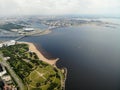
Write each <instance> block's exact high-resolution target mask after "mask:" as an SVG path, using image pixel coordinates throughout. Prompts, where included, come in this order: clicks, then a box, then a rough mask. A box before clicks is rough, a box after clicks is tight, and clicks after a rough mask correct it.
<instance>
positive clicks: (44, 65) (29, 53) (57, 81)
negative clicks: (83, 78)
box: [0, 41, 66, 90]
mask: <svg viewBox="0 0 120 90" xmlns="http://www.w3.org/2000/svg"><path fill="white" fill-rule="evenodd" d="M12 42H13V41H12ZM7 43H9V44H6V43H5V44H6V45H3V46H2V47H1V48H0V51H1V59H2V61H1V62H0V63H1V64H2V65H3V66H4V67H5V68H6V69H7V71H8V72H9V74H10V76H11V77H12V78H13V81H14V83H15V87H17V88H18V90H64V89H65V80H66V69H62V70H61V69H59V68H57V66H56V62H57V60H58V59H54V60H49V59H47V58H45V57H44V56H43V55H42V53H41V52H40V51H38V50H37V48H36V47H35V45H34V44H33V43H30V42H16V43H15V45H12V44H10V42H7ZM1 45H2V44H1Z"/></svg>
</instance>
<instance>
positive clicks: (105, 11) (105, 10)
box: [0, 0, 120, 16]
mask: <svg viewBox="0 0 120 90" xmlns="http://www.w3.org/2000/svg"><path fill="white" fill-rule="evenodd" d="M119 10H120V0H101V1H100V0H60V1H58V0H44V1H43V0H34V1H33V0H0V12H1V14H0V16H16V15H101V16H120V11H119Z"/></svg>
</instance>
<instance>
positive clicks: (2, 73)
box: [0, 64, 7, 77]
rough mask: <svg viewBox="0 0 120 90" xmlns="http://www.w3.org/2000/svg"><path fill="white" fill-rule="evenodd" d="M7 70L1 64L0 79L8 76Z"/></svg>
mask: <svg viewBox="0 0 120 90" xmlns="http://www.w3.org/2000/svg"><path fill="white" fill-rule="evenodd" d="M6 73H7V72H6V70H5V68H4V67H3V66H2V65H1V64H0V77H2V76H3V75H4V74H6Z"/></svg>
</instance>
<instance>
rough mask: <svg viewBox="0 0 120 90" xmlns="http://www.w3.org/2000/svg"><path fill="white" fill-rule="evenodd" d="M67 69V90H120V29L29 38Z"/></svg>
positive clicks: (66, 30) (95, 28)
mask: <svg viewBox="0 0 120 90" xmlns="http://www.w3.org/2000/svg"><path fill="white" fill-rule="evenodd" d="M22 41H29V42H33V43H35V45H36V46H37V48H38V49H39V50H40V49H41V48H42V49H44V50H43V51H44V53H46V52H47V54H49V55H48V56H49V57H52V58H57V57H58V58H60V60H59V61H58V63H57V66H58V67H67V69H68V76H67V81H66V90H120V29H119V26H118V27H116V28H110V27H102V26H90V25H87V26H79V27H70V28H59V29H55V30H53V32H52V33H51V34H48V35H43V36H39V37H26V38H24V39H22Z"/></svg>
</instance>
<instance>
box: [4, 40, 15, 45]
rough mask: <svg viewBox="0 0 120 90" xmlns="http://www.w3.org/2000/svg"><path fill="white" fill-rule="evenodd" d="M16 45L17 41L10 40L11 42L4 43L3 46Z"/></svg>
mask: <svg viewBox="0 0 120 90" xmlns="http://www.w3.org/2000/svg"><path fill="white" fill-rule="evenodd" d="M15 43H16V41H15V40H10V41H7V42H4V43H3V45H5V46H11V45H15Z"/></svg>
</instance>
